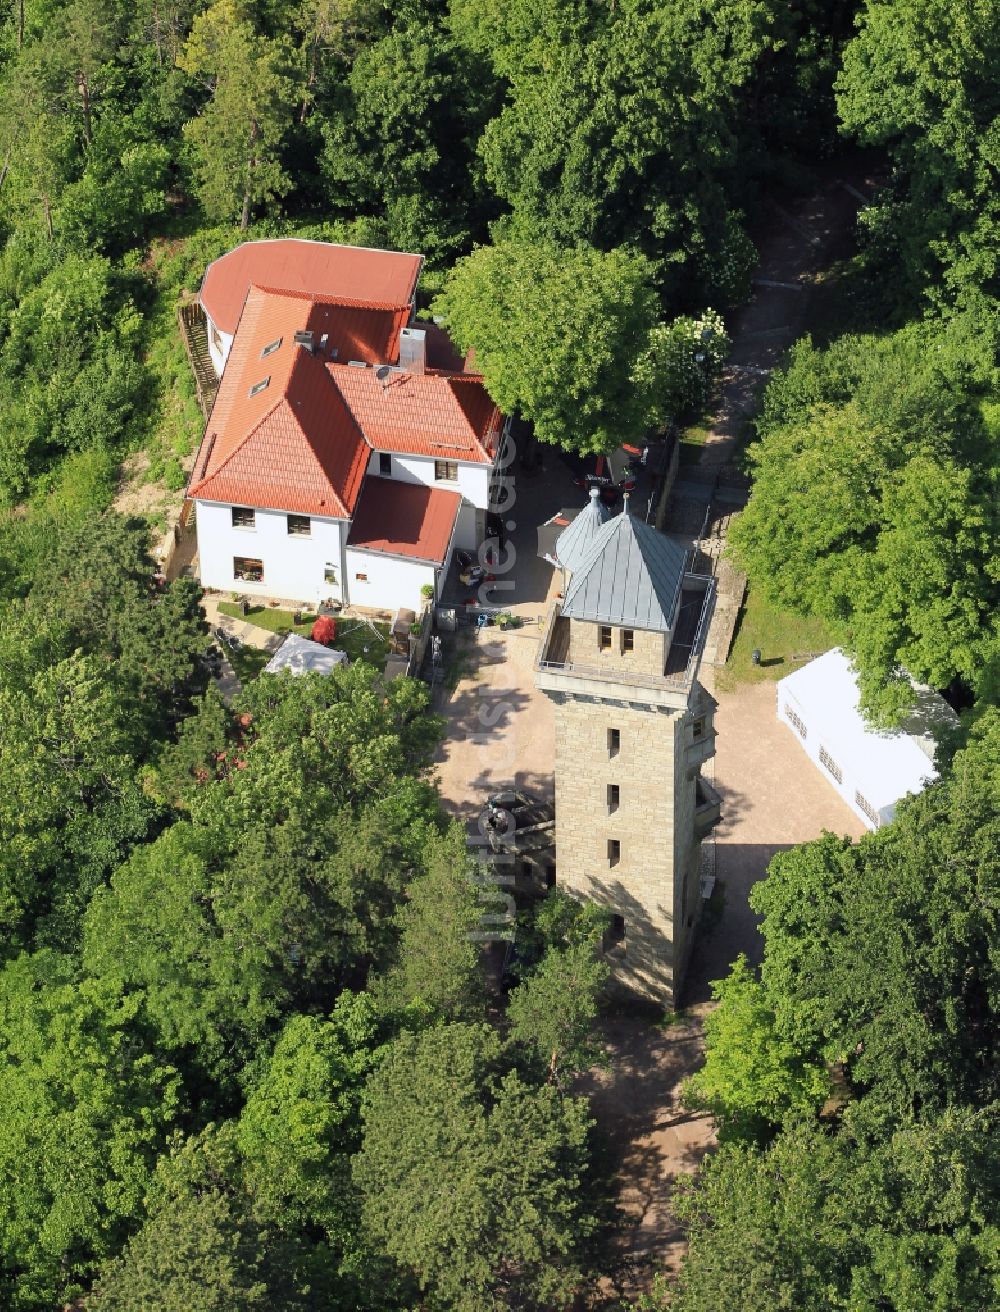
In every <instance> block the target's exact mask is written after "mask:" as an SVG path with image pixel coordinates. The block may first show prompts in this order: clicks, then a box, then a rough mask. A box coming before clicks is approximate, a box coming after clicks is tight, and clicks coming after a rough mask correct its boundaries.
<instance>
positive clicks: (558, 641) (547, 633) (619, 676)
mask: <svg viewBox="0 0 1000 1312" xmlns="http://www.w3.org/2000/svg"><path fill="white" fill-rule="evenodd" d="M683 587H685V588H688V589H698V590H701V589H704V595H703V600H702V605H701V611H700V614H699V616H698V623H697V626H696V628H695V632H694V636H693V638H692V641H691V648H690V653H689V655H688V659H687V662H686V663H685V665H684V668H683V669H682V670H678V671H676V672H674V673H670V674H666V673H664V674H645V673H643V672H642V671H637V670H628V671H627V672H625V671H623V670H621V669H615V668H614V667H610V666H600V665H589V664H585V663H582V662H580V661H571V660H569V659H568V657H569V621H568V620H567V619H565V618H564V617H563V615H562V612H561V608H560V606H559V603H558V602H557V603H556V604H555V605H554V606H553V607H552V609H551V611H550V612H549V616H548V619H547V621H546V624H545V629H544V631H543V633H542V640H541V642H540V643H539V645H538V657H537V658H536V660H535V669H536V670H537V671H538V673H539V674H541V675H545V674H553V675H560V674H561V675H572V676H574V677H576V678H580V679H586V680H588V681H589V680H595V681H597V682H598V683H606V684H618V685H622V684H628V685H629V686H633V687H637V688H650V689H655V690H662V691H669V692H677V693H687V692H690V690H691V688H692V686H693V685H694V681H695V679H696V678H697V675H698V667H699V665H700V663H701V653H702V650H703V648H704V645H705V638H706V635H707V633H708V624H709V620H710V618H711V613H712V603H713V601H714V598H715V580H714V579H713V578H712V577H711V576H709V575H706V574H692V573H686V574H685V575H684V581H683ZM682 645H683V644H682Z"/></svg>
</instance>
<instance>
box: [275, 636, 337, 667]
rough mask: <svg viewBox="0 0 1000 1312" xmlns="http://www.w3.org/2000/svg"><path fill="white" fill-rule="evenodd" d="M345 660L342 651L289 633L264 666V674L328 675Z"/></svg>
mask: <svg viewBox="0 0 1000 1312" xmlns="http://www.w3.org/2000/svg"><path fill="white" fill-rule="evenodd" d="M346 660H347V653H346V652H344V651H336V650H335V649H334V648H332V647H324V646H323V644H322V643H321V642H313V641H312V640H311V639H310V638H300V637H299V635H298V634H297V633H290V634H289V635H288V637H287V638H286V639H285V641H284V642H283V643H282V644H281V646H280V647H279V648H278V650H277V651H276V652H275V653H274V655H273V656H272V657H271V659H270V660H269V661H268V663H267V664H266V665H265V666H264V673H265V674H280V673H281V671H282V670H290V671H291V673H292V674H329V673H330V671H331V670H332V669H333V668H334V666H336V665H339V664H340V663H341V661H346Z"/></svg>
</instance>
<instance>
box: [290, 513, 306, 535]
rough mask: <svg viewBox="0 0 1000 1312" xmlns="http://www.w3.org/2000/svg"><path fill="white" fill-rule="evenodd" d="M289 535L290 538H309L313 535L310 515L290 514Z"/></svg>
mask: <svg viewBox="0 0 1000 1312" xmlns="http://www.w3.org/2000/svg"><path fill="white" fill-rule="evenodd" d="M288 536H289V537H290V538H308V537H311V536H312V520H311V519H310V518H309V516H308V515H289V516H288Z"/></svg>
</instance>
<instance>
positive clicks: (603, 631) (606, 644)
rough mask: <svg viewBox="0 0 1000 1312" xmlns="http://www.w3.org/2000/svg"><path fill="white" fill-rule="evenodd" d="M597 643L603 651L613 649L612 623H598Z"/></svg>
mask: <svg viewBox="0 0 1000 1312" xmlns="http://www.w3.org/2000/svg"><path fill="white" fill-rule="evenodd" d="M597 645H598V647H599V648H600V649H601V651H610V650H611V625H610V624H598V626H597Z"/></svg>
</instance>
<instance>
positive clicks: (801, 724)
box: [785, 704, 808, 738]
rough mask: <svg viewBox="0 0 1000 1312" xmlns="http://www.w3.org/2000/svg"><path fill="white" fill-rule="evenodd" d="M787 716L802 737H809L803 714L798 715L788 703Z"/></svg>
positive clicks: (786, 707)
mask: <svg viewBox="0 0 1000 1312" xmlns="http://www.w3.org/2000/svg"><path fill="white" fill-rule="evenodd" d="M785 718H786V719H787V721H788V723H789V724H792V725H794V726H795V728H796V729H797V730H798V734H799V737H800V738H806V737H808V732H807V730H806V725H805V721H804V720H803V718H802V716H801V715H796V713H795V712H794V711H793V710H792V708H791V707H790V706H788V705H787V704H786V706H785Z"/></svg>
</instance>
